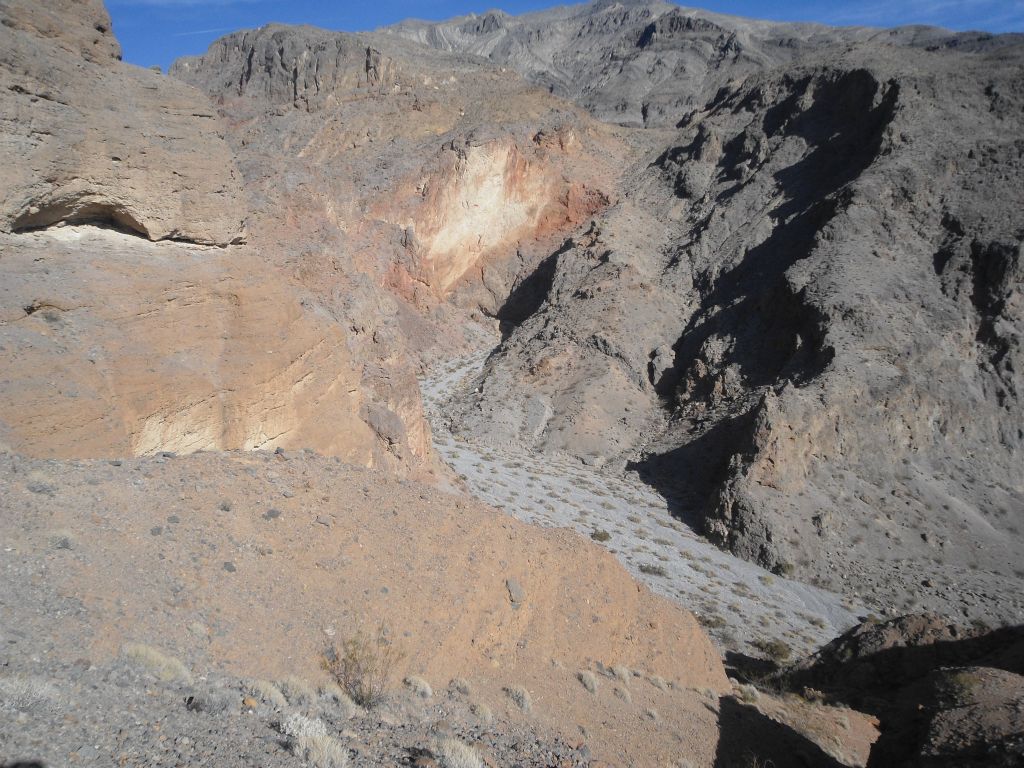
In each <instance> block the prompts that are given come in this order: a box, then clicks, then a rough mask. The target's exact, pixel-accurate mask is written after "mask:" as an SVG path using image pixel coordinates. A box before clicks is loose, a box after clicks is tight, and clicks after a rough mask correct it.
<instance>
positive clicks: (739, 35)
mask: <svg viewBox="0 0 1024 768" xmlns="http://www.w3.org/2000/svg"><path fill="white" fill-rule="evenodd" d="M381 31H382V32H384V33H387V34H390V35H396V36H399V37H404V38H407V39H410V40H415V41H416V42H419V43H422V44H424V45H427V46H430V47H432V48H437V49H440V50H445V51H453V52H460V53H470V54H473V55H476V56H481V57H484V58H487V59H489V60H490V61H492V62H494V63H495V64H498V65H500V66H506V67H510V68H512V69H514V70H516V71H517V72H519V73H520V74H522V75H523V76H524V77H525V78H527V79H528V80H530V81H531V82H533V83H535V84H537V85H540V86H542V87H545V88H548V89H550V90H551V91H552V93H555V94H557V95H559V96H563V97H565V98H569V99H571V100H573V101H576V102H577V103H579V104H580V105H582V106H583V107H585V108H586V109H588V110H590V112H592V113H593V114H594V115H595V116H596V117H598V118H599V119H602V120H606V121H609V122H614V123H620V124H623V125H645V126H670V125H674V124H675V123H676V122H678V120H679V119H680V117H681V116H682V115H683V114H685V113H686V112H687V111H688V110H689V109H694V108H697V107H700V106H702V105H703V104H705V103H706V102H707V101H709V100H710V99H711V98H712V97H713V96H714V95H715V94H716V92H717V91H718V90H719V89H720V88H721V87H723V86H725V85H727V84H728V83H729V82H731V81H733V80H737V79H742V78H744V77H747V76H749V75H750V74H753V73H754V72H758V71H762V70H765V69H769V68H772V67H775V66H780V65H787V64H791V63H793V62H795V61H797V60H799V59H800V58H802V57H804V56H806V55H808V54H813V53H817V52H821V51H824V50H828V49H834V48H835V47H837V46H842V47H847V46H849V45H853V44H857V43H866V42H875V43H877V42H883V43H884V44H888V45H906V46H913V47H939V46H956V47H959V48H967V49H979V50H980V49H983V48H987V47H990V46H991V45H993V41H996V43H995V44H999V42H998V41H999V39H1000V38H1006V37H1007V36H1005V35H1004V36H994V35H991V34H988V33H975V32H965V33H953V32H950V31H949V30H945V29H940V28H937V27H924V26H912V27H901V28H897V29H879V28H874V27H830V26H826V25H823V24H815V23H786V22H772V21H758V20H753V19H745V18H741V17H738V16H727V15H724V14H718V13H712V12H709V11H704V10H701V9H698V8H690V7H683V6H678V5H675V4H673V3H667V2H662V1H661V0H636V1H635V2H608V1H607V0H598V1H597V2H592V3H587V4H582V5H567V6H559V7H556V8H551V9H549V10H545V11H538V12H535V13H527V14H523V15H521V16H510V15H509V14H506V13H504V12H502V11H497V10H494V11H488V12H487V13H484V14H482V15H469V16H461V17H457V18H454V19H450V20H448V21H443V22H438V23H434V22H426V21H418V20H408V21H403V22H400V23H399V24H395V25H393V26H390V27H386V28H384V29H383V30H381ZM1010 37H1018V38H1019V37H1021V36H1020V35H1016V36H1010Z"/></svg>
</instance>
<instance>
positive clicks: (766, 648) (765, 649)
mask: <svg viewBox="0 0 1024 768" xmlns="http://www.w3.org/2000/svg"><path fill="white" fill-rule="evenodd" d="M752 645H753V646H754V647H755V648H757V649H758V650H759V651H761V652H762V653H763V654H764V655H765V656H767V657H768V658H769V659H771V660H772V661H774V662H776V663H780V664H781V663H783V662H785V661H786V660H788V659H789V657H790V656H791V655H792V653H793V650H792V649H791V648H790V647H789V644H788V643H786V642H785V641H784V640H779V639H775V640H755V641H754V642H753V643H752Z"/></svg>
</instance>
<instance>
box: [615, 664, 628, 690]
mask: <svg viewBox="0 0 1024 768" xmlns="http://www.w3.org/2000/svg"><path fill="white" fill-rule="evenodd" d="M611 673H612V677H614V678H616V679H617V680H618V681H619V682H620V683H622V684H623V685H629V681H630V680H631V679H632V677H633V672H632V671H631V670H630V669H629V667H624V666H622V665H621V664H618V665H616V666H614V667H612V668H611Z"/></svg>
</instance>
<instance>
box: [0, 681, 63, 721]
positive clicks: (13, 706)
mask: <svg viewBox="0 0 1024 768" xmlns="http://www.w3.org/2000/svg"><path fill="white" fill-rule="evenodd" d="M56 699H57V689H56V688H54V687H53V686H52V685H50V684H49V683H47V682H45V681H43V680H36V679H34V678H30V677H0V711H5V710H6V711H8V712H50V713H55V712H57V711H58V710H59V709H60V705H59V704H58V703H57V701H56Z"/></svg>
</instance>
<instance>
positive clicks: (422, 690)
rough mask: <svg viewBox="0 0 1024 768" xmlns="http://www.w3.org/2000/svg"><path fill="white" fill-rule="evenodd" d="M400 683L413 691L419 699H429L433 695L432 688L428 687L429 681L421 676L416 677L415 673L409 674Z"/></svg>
mask: <svg viewBox="0 0 1024 768" xmlns="http://www.w3.org/2000/svg"><path fill="white" fill-rule="evenodd" d="M402 683H403V684H404V685H405V687H406V688H408V689H409V690H410V691H412V692H413V693H415V694H416V695H417V696H419V697H420V698H421V699H429V698H430V697H431V696H433V695H434V689H433V688H431V687H430V683H428V682H427V681H426V680H424V679H423V678H422V677H416V676H415V675H409V676H408V677H407V678H405V679H404V680H403V681H402Z"/></svg>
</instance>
